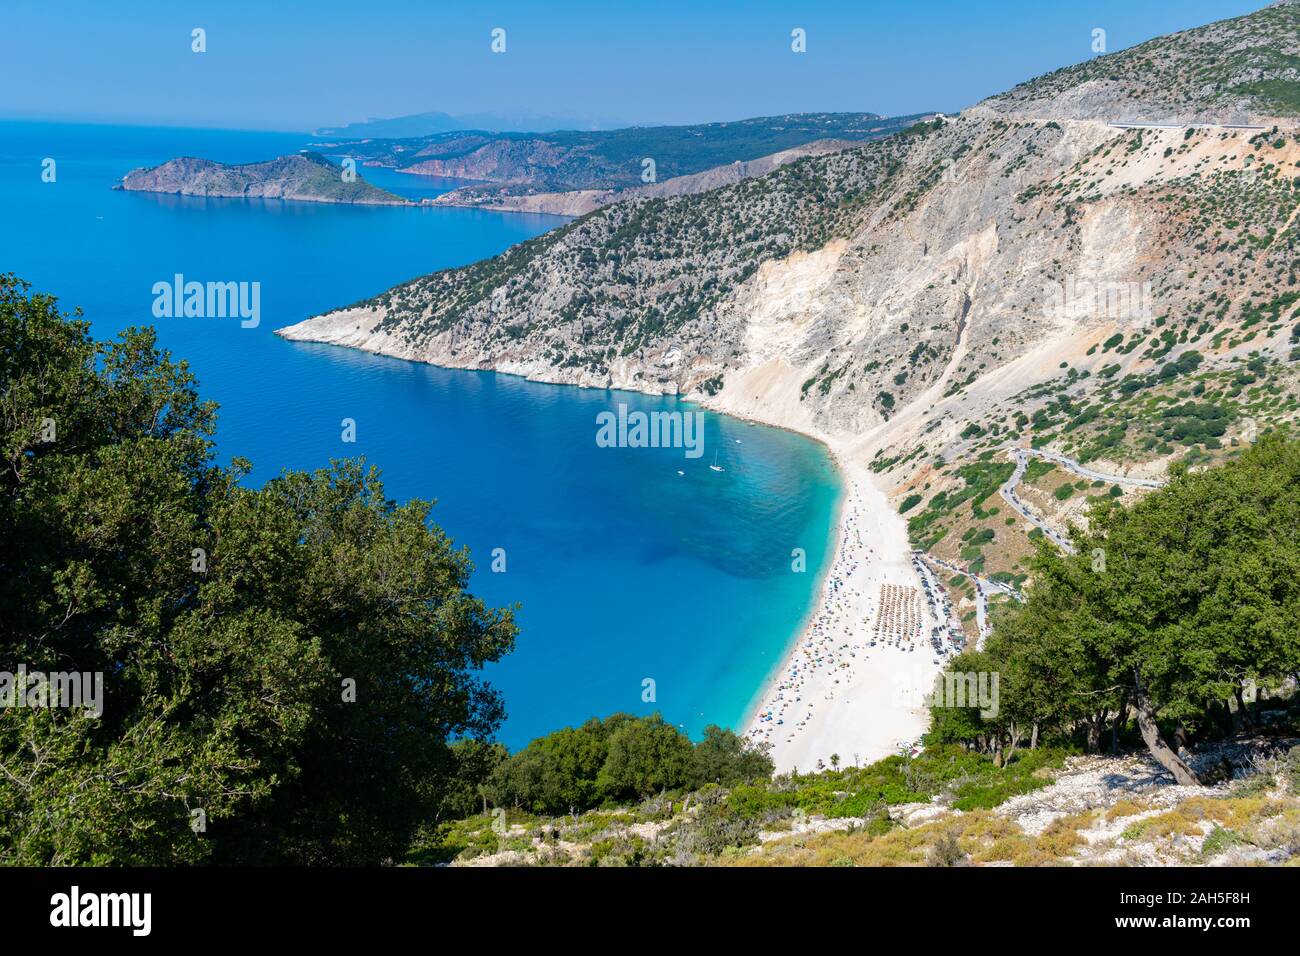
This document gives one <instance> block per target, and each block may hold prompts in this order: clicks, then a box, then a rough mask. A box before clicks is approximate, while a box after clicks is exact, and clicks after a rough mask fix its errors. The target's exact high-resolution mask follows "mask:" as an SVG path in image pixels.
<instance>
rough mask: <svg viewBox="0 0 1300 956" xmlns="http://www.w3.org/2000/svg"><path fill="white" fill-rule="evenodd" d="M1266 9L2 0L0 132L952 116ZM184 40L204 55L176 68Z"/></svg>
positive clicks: (938, 1) (1243, 5) (1221, 4)
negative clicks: (496, 32)
mask: <svg viewBox="0 0 1300 956" xmlns="http://www.w3.org/2000/svg"><path fill="white" fill-rule="evenodd" d="M1264 5H1265V0H1247V2H1241V0H1164V2H1144V0H1114V2H1112V0H1090V2H1082V3H1081V2H1073V0H1070V2H1059V0H1035V2H1031V0H975V2H972V0H964V2H960V0H930V2H926V0H888V2H886V0H864V2H857V3H851V2H846V3H821V2H784V3H778V2H762V0H745V2H732V0H725V2H709V0H692V2H680V0H656V2H654V3H649V4H642V3H620V2H618V0H606V2H603V3H587V2H563V0H554V2H538V0H532V2H528V3H491V2H464V3H441V2H433V0H424V2H416V0H391V2H386V0H348V2H341V0H311V2H297V0H271V2H252V0H222V2H219V3H197V2H187V0H166V2H161V0H160V2H155V0H114V2H107V0H66V2H64V0H6V2H5V4H4V8H3V17H2V19H0V91H2V92H0V116H6V117H22V118H28V119H59V120H94V121H105V122H129V123H157V124H162V125H185V126H220V127H229V128H242V129H280V130H290V131H298V130H310V129H313V128H315V127H318V126H327V125H331V126H332V125H339V124H342V123H346V122H350V121H355V120H360V119H365V118H367V117H374V116H384V117H388V116H400V115H404V114H409V113H419V112H425V111H431V110H437V111H443V112H448V113H453V114H460V113H474V112H498V113H500V112H507V113H515V114H518V113H538V114H545V115H560V116H564V117H573V118H591V119H601V120H605V121H616V122H620V123H693V122H705V121H710V120H723V119H739V118H742V117H747V116H763V115H770V114H776V113H786V112H799V111H812V110H836V111H838V110H869V111H872V112H878V113H885V114H888V115H899V114H904V113H916V112H922V111H926V110H934V109H938V110H957V109H960V108H961V107H963V106H966V105H969V104H970V103H973V102H975V101H977V100H979V99H981V98H982V97H984V96H987V95H989V94H990V93H995V92H998V91H1001V90H1004V89H1006V88H1008V87H1010V86H1013V85H1014V84H1015V83H1017V82H1019V81H1021V80H1024V79H1028V78H1029V77H1032V76H1035V75H1037V74H1040V73H1044V72H1047V71H1050V70H1052V69H1055V68H1057V67H1059V66H1064V65H1067V64H1070V63H1076V62H1078V61H1080V60H1083V59H1087V58H1088V57H1090V56H1091V55H1092V51H1091V49H1090V45H1091V42H1092V36H1091V35H1092V31H1093V29H1094V28H1096V27H1100V28H1103V29H1105V30H1106V34H1107V42H1108V47H1109V49H1110V50H1112V51H1113V50H1117V49H1121V48H1123V47H1126V46H1131V45H1133V44H1135V43H1140V42H1141V41H1143V40H1146V39H1149V38H1151V37H1153V36H1157V35H1160V34H1162V33H1168V32H1172V31H1175V30H1179V29H1185V28H1187V27H1190V26H1196V25H1199V24H1201V23H1207V22H1209V21H1211V20H1217V19H1222V18H1224V17H1230V16H1238V15H1240V14H1242V13H1247V12H1250V11H1252V10H1255V9H1258V8H1260V7H1262V6H1264ZM194 27H202V28H204V29H205V30H206V31H207V42H208V50H207V52H206V53H203V54H195V53H192V52H191V50H190V31H191V30H192V29H193V28H194ZM494 27H501V28H503V29H505V30H506V52H505V53H504V54H493V53H492V52H491V50H490V48H489V44H490V32H491V30H492V29H493V28H494ZM795 27H801V28H803V29H804V30H806V31H807V52H806V53H804V54H794V53H792V52H791V50H790V31H791V30H792V29H793V28H795Z"/></svg>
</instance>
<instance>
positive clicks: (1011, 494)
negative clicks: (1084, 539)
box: [998, 447, 1165, 554]
mask: <svg viewBox="0 0 1300 956" xmlns="http://www.w3.org/2000/svg"><path fill="white" fill-rule="evenodd" d="M1007 451H1008V452H1010V454H1011V456H1012V458H1014V459H1015V462H1016V470H1015V471H1014V472H1013V473H1012V475H1011V477H1010V478H1008V479H1007V480H1006V482H1004V483H1003V485H1002V487H1001V488H999V489H998V494H1000V495H1002V497H1003V498H1004V499H1005V500H1006V502H1007V504H1009V505H1011V507H1012V508H1014V509H1015V511H1016V513H1017V514H1018V515H1020V516H1021V517H1022V518H1024V519H1025V520H1026V521H1028V522H1030V523H1031V524H1033V525H1034V526H1035V527H1036V528H1038V529H1039V530H1040V531H1042V532H1043V534H1045V535H1047V537H1048V539H1049V540H1051V542H1052V543H1053V544H1055V545H1056V546H1057V547H1058V548H1060V549H1061V550H1062V551H1064V552H1066V553H1067V554H1074V546H1073V545H1071V544H1070V542H1069V541H1067V540H1066V539H1065V537H1064V536H1062V535H1061V534H1060V532H1058V531H1057V530H1056V529H1055V528H1053V527H1052V526H1051V525H1049V524H1048V523H1047V522H1046V521H1044V520H1043V519H1042V518H1040V517H1039V516H1038V515H1037V514H1035V513H1034V512H1032V511H1030V510H1029V508H1028V507H1026V505H1025V503H1024V502H1023V501H1021V500H1020V499H1019V498H1018V497H1017V496H1016V487H1017V486H1018V485H1019V484H1020V479H1021V478H1023V477H1024V475H1025V469H1026V468H1027V467H1029V459H1030V458H1031V457H1033V458H1041V459H1043V460H1044V461H1050V462H1054V463H1055V464H1058V465H1060V466H1061V467H1063V468H1065V469H1066V470H1067V471H1071V472H1074V474H1076V475H1078V476H1079V477H1081V478H1087V479H1088V480H1090V481H1105V482H1108V483H1109V484H1113V485H1132V486H1134V487H1137V488H1152V489H1154V488H1163V487H1164V486H1165V483H1164V482H1163V481H1157V480H1156V479H1154V478H1130V477H1129V476H1128V475H1107V474H1103V473H1102V472H1100V471H1093V470H1092V469H1091V468H1087V467H1085V466H1084V465H1081V464H1079V463H1078V462H1077V461H1075V460H1074V459H1073V458H1067V457H1066V456H1065V455H1062V454H1060V453H1059V452H1054V451H1044V450H1043V449H1041V448H1020V447H1014V448H1009V449H1007Z"/></svg>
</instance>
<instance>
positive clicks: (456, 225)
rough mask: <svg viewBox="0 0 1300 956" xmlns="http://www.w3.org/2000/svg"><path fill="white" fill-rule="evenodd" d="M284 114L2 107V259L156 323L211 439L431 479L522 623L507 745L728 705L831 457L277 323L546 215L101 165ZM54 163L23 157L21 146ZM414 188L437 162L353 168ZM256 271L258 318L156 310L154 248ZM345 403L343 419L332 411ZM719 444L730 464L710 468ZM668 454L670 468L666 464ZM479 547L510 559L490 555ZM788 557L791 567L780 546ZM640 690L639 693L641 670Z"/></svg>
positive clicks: (776, 612) (820, 500) (51, 288)
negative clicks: (354, 461) (270, 189)
mask: <svg viewBox="0 0 1300 956" xmlns="http://www.w3.org/2000/svg"><path fill="white" fill-rule="evenodd" d="M305 144H306V139H305V138H304V137H303V136H302V135H300V134H281V133H253V132H227V131H213V130H188V129H151V128H140V127H114V126H89V125H67V124H40V123H0V227H2V228H0V271H12V272H15V273H17V274H18V275H20V276H21V277H23V278H25V279H27V280H29V281H30V282H31V283H32V284H33V286H34V287H35V288H36V289H37V290H40V291H44V292H50V293H53V294H55V295H57V296H58V297H59V298H60V300H61V302H62V305H63V307H64V308H65V309H67V310H71V309H73V308H74V307H80V308H81V309H83V310H84V312H85V315H86V317H87V318H89V319H90V320H91V321H92V323H93V328H94V332H95V334H96V335H97V336H99V337H101V338H102V337H108V336H111V335H114V334H116V333H117V332H118V331H119V330H121V329H123V328H125V327H127V326H129V325H144V324H153V325H155V326H156V327H157V329H158V333H159V338H160V340H161V343H162V345H163V346H164V347H166V348H168V349H170V350H171V351H172V353H173V355H174V356H176V357H178V358H184V359H186V360H188V361H189V363H190V365H191V367H192V369H193V371H194V372H195V374H196V375H197V376H198V379H199V382H200V387H201V390H202V393H203V395H204V397H205V398H210V399H215V400H216V401H217V402H219V403H220V406H221V409H220V417H219V431H218V446H217V452H218V458H219V460H221V461H222V462H223V463H224V462H227V461H228V460H229V459H230V458H231V457H232V456H235V455H242V456H244V457H246V458H249V459H250V460H251V461H252V462H253V465H254V471H253V473H252V475H251V476H250V478H249V480H250V481H251V482H254V483H261V482H263V481H265V480H266V479H268V478H270V477H272V476H274V475H276V474H278V473H279V472H280V471H281V470H282V469H286V468H291V469H313V468H319V467H323V466H325V465H327V464H328V461H329V459H330V458H332V457H345V456H351V455H364V456H365V457H366V458H367V459H368V460H369V461H371V462H373V463H375V464H376V465H378V466H379V467H380V469H381V470H382V472H383V476H384V481H385V486H386V489H387V492H388V495H389V496H390V497H392V498H396V499H399V500H406V499H409V498H413V497H422V498H433V499H437V502H438V504H437V507H436V508H435V509H434V519H435V520H436V521H437V522H438V523H439V524H440V525H441V526H442V527H443V529H444V530H445V531H446V532H447V533H448V534H449V535H451V536H452V537H453V538H454V539H455V541H456V542H457V543H458V544H463V545H466V546H468V547H469V548H470V551H471V554H472V556H473V558H474V560H475V563H476V565H477V568H478V570H477V571H476V573H475V576H474V579H473V583H472V589H473V590H474V591H475V593H477V594H479V595H480V596H482V597H483V598H484V599H485V600H487V601H488V602H490V603H492V604H498V605H500V604H511V603H515V602H518V603H519V604H520V605H521V609H520V611H519V622H520V625H521V632H520V636H519V641H518V646H517V649H516V650H515V652H514V653H513V654H511V655H510V656H509V657H508V658H507V659H506V660H504V661H503V662H502V663H500V664H497V665H493V666H492V667H490V668H489V669H488V675H489V677H490V679H491V681H492V682H493V684H494V685H495V686H496V687H497V688H499V689H500V690H501V691H502V693H503V694H504V696H505V701H506V705H507V709H508V711H509V718H508V720H507V722H506V724H505V725H504V726H503V728H502V730H501V733H500V739H501V740H503V741H504V742H505V743H507V744H508V745H510V746H511V747H512V748H514V747H519V746H522V745H523V744H524V743H526V742H527V741H528V740H529V739H531V738H532V737H535V736H537V735H539V734H541V733H545V732H546V731H549V730H553V729H555V728H558V727H561V726H564V725H567V724H573V723H576V722H580V721H582V720H584V719H586V718H588V717H591V716H595V715H604V714H609V713H612V712H615V711H620V710H622V711H629V712H633V713H642V714H644V713H650V712H651V711H654V710H659V711H661V712H662V713H663V714H664V716H665V718H667V719H668V720H671V721H672V722H674V723H676V724H679V725H681V726H682V727H683V729H685V730H686V731H688V732H690V733H691V734H692V735H698V733H699V732H700V730H701V729H702V728H703V727H704V726H705V725H706V724H707V723H718V724H722V725H724V726H732V727H735V726H737V725H738V723H739V721H740V720H741V719H742V717H743V715H744V713H745V711H746V709H747V707H748V706H749V704H750V703H751V700H752V698H753V697H754V696H755V694H756V693H757V691H758V690H759V689H760V687H761V685H762V684H763V682H764V680H765V678H766V677H767V676H768V673H769V671H770V670H771V669H772V668H773V666H774V665H775V664H776V663H777V662H778V661H779V660H780V658H781V656H782V654H783V652H784V650H785V648H786V646H787V644H788V643H789V641H790V640H791V639H792V638H793V635H794V633H795V631H796V630H797V628H798V626H799V624H800V622H801V621H802V619H803V618H804V616H805V615H806V614H807V612H808V610H809V608H810V606H811V604H812V600H813V597H814V593H815V591H816V588H817V583H818V580H819V578H820V572H821V569H822V566H823V563H824V562H825V561H826V560H827V559H828V557H829V545H830V536H831V525H832V521H833V517H834V509H835V506H836V500H837V497H838V494H839V482H838V477H837V475H836V474H835V471H834V467H833V465H832V464H831V461H830V459H829V457H828V455H827V454H826V452H825V450H824V449H823V448H822V447H821V446H820V445H818V444H816V443H814V442H812V441H809V440H807V439H805V438H803V437H801V436H798V435H795V434H793V433H790V432H785V431H781V430H778V429H771V428H764V427H761V426H755V425H750V424H747V423H745V422H741V421H737V420H735V419H731V418H727V417H723V416H718V415H713V414H711V413H710V414H707V415H706V432H705V442H706V444H705V451H706V453H705V455H704V456H703V457H702V458H699V459H694V460H690V459H686V458H685V457H684V456H683V453H682V451H681V450H680V449H632V448H625V449H608V448H599V447H597V445H596V441H595V435H596V415H597V414H598V413H599V412H601V411H605V410H613V409H615V408H616V406H617V405H618V403H620V402H625V403H627V405H628V406H629V407H630V408H632V409H640V410H645V411H651V410H693V406H689V405H687V404H686V403H681V402H678V401H677V400H676V399H660V398H652V397H647V396H642V395H637V394H633V393H622V392H605V391H596V390H582V389H577V388H570V387H563V386H552V385H539V384H533V383H530V382H527V381H524V380H522V379H519V378H515V377H511V376H506V375H498V374H494V373H484V372H467V371H451V370H444V369H438V368H433V367H431V366H426V365H419V364H414V363H409V362H403V361H399V360H396V359H388V358H383V357H379V356H372V355H366V354H363V353H360V352H355V351H352V350H348V349H343V348H335V347H331V346H321V345H310V344H301V343H290V342H285V341H283V340H281V339H279V338H277V337H275V336H274V335H273V334H272V332H273V331H274V330H275V329H276V328H279V327H281V326H285V325H289V324H292V323H294V322H298V321H300V320H302V319H304V318H307V317H308V316H311V315H314V314H317V313H319V312H322V311H325V310H328V309H330V308H333V307H337V306H341V305H347V304H350V303H352V302H355V301H357V300H358V299H361V298H363V297H366V296H370V295H373V294H375V293H378V292H381V291H383V290H384V289H385V288H387V287H389V286H392V285H394V284H396V283H398V282H402V281H404V280H406V279H410V278H413V277H415V276H418V275H421V274H424V273H428V272H432V271H434V270H436V269H441V268H446V267H448V266H455V265H460V264H463V263H467V262H471V261H473V260H476V259H480V258H483V257H486V256H491V255H493V254H495V253H498V252H500V251H502V250H503V249H505V248H507V247H508V246H510V245H512V244H514V243H517V242H520V241H522V240H525V239H527V238H530V237H532V236H535V235H538V234H539V233H542V232H544V231H546V230H548V229H551V228H553V227H554V226H556V225H557V224H560V223H561V220H558V219H555V218H554V217H545V216H530V215H517V214H501V213H489V212H479V211H476V210H465V209H418V208H413V209H401V208H363V207H349V206H330V205H322V204H316V203H294V202H282V201H279V200H238V199H202V198H192V197H178V196H162V195H151V194H145V193H127V192H120V191H114V190H112V189H111V188H110V187H111V186H112V185H113V184H114V183H115V182H117V181H118V180H119V179H120V178H121V177H122V176H123V175H124V174H125V173H126V172H127V171H129V170H130V169H132V168H134V167H136V166H145V165H154V164H157V163H160V162H163V161H164V160H167V159H170V158H172V157H175V156H180V155H193V156H202V157H206V158H210V159H215V160H220V161H222V162H251V161H256V160H262V159H270V158H272V157H274V156H278V155H283V154H285V153H289V152H293V151H295V150H297V149H299V148H300V147H302V146H304V145H305ZM46 158H52V159H54V160H55V163H56V166H55V171H56V180H55V181H54V182H52V183H46V182H42V178H41V172H42V161H43V160H44V159H46ZM361 172H362V174H363V175H364V176H366V178H368V179H370V180H371V181H372V182H375V183H376V184H377V185H381V186H383V187H385V188H388V189H392V190H394V191H398V192H402V193H404V194H406V195H408V196H412V197H419V196H427V195H433V194H436V193H437V192H438V191H440V190H444V189H447V188H450V184H447V183H445V182H444V183H439V182H438V181H437V180H429V179H423V180H421V179H416V178H413V177H408V176H404V175H402V174H398V173H391V172H390V173H384V172H382V171H379V172H376V171H373V170H368V169H364V168H363V169H362V170H361ZM176 273H182V274H184V276H185V277H186V279H193V280H198V281H203V282H206V281H246V282H253V281H256V282H260V283H261V324H260V325H259V326H258V327H257V328H249V329H246V328H241V327H240V323H239V321H238V320H237V319H192V318H191V319H184V318H179V319H154V318H153V315H152V312H151V308H152V305H153V295H152V293H151V288H152V286H153V284H154V283H155V282H158V281H170V280H171V279H172V277H173V275H174V274H176ZM344 418H352V419H354V420H355V421H356V423H357V440H356V442H355V443H354V444H347V443H344V442H343V441H342V440H341V428H340V422H341V420H342V419H344ZM715 454H716V455H717V463H718V464H719V465H720V466H721V467H723V468H724V469H725V470H724V471H722V472H716V471H712V470H710V468H709V465H710V464H711V463H712V462H713V461H714V456H715ZM679 470H680V471H682V472H684V474H678V471H679ZM494 548H503V549H505V555H506V571H505V572H504V573H493V572H491V570H490V565H491V553H492V550H493V549H494ZM794 548H803V549H805V551H806V552H807V556H808V565H807V571H806V572H805V573H802V574H798V573H792V571H791V551H792V549H794ZM646 678H650V679H652V680H654V681H655V691H656V700H655V701H654V702H653V703H649V702H645V701H643V700H642V688H643V680H644V679H646Z"/></svg>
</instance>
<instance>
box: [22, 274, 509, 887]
mask: <svg viewBox="0 0 1300 956" xmlns="http://www.w3.org/2000/svg"><path fill="white" fill-rule="evenodd" d="M215 427H216V409H215V407H214V405H213V404H212V403H209V402H204V401H202V400H201V399H200V397H199V395H198V391H197V387H196V383H195V380H194V377H193V376H192V375H191V374H190V372H189V370H188V368H187V366H186V364H185V363H184V362H174V361H172V360H171V358H170V357H169V356H168V355H167V354H166V353H164V352H162V351H160V350H159V348H158V347H157V344H156V341H155V336H154V334H153V332H152V330H148V329H131V330H128V331H126V332H124V333H123V334H122V335H121V336H120V337H119V338H118V339H116V340H114V341H111V342H96V341H94V340H93V339H92V338H91V336H90V332H89V326H88V323H86V322H84V321H82V320H80V319H79V318H76V317H69V316H66V315H63V314H61V313H60V311H59V309H58V308H57V304H56V302H55V300H54V299H53V298H51V297H49V296H45V295H39V294H35V293H32V292H31V291H30V289H29V287H28V286H27V285H26V284H25V283H23V282H21V281H19V280H17V279H16V278H14V277H12V276H4V277H0V445H2V450H3V455H4V473H3V478H0V620H3V621H4V627H3V629H2V630H0V670H8V671H10V672H14V671H15V670H16V669H17V668H18V667H19V665H22V666H24V667H26V668H27V669H28V670H31V671H43V672H49V673H56V672H79V673H86V674H93V673H99V674H102V675H103V682H104V690H103V709H102V714H100V715H99V716H98V717H96V716H94V715H92V714H90V713H88V712H87V711H86V710H85V709H82V708H44V707H11V708H5V709H4V711H3V712H0V854H2V855H3V859H4V861H5V862H10V863H26V864H73V863H81V864H85V863H97V864H156V863H173V862H233V861H240V862H266V863H286V862H287V863H321V862H328V863H366V862H377V861H381V860H384V859H392V858H396V857H397V856H399V855H400V854H401V852H402V851H403V850H404V848H405V847H406V846H407V844H408V842H409V840H410V836H411V833H412V832H413V830H414V829H415V827H416V826H417V825H418V824H419V823H420V822H421V821H424V820H428V819H433V818H436V816H437V815H438V814H439V812H441V810H442V808H443V805H444V801H446V800H448V799H454V800H455V801H456V802H457V803H458V804H463V803H464V802H465V800H466V795H465V793H464V792H463V787H459V785H458V784H457V783H456V780H455V774H456V772H457V768H458V767H459V766H461V765H464V764H466V763H467V762H469V763H473V762H474V761H473V759H471V758H474V757H476V756H477V757H478V758H480V759H479V761H478V762H480V763H481V762H482V759H481V758H482V755H481V754H478V755H476V754H474V753H471V752H469V751H467V750H465V749H464V748H462V749H461V750H460V751H459V752H458V751H457V750H454V749H453V747H452V744H453V743H454V742H455V741H456V740H457V739H458V738H465V737H477V738H484V739H486V738H487V737H489V736H490V735H491V733H492V732H493V731H494V729H495V728H496V727H497V726H498V725H499V723H500V721H501V719H502V716H503V707H502V702H501V699H500V697H499V696H498V694H497V693H496V692H495V691H494V690H493V689H492V688H491V687H490V686H488V685H487V684H486V683H485V682H484V681H483V679H482V677H481V675H480V673H479V671H480V669H481V668H482V666H483V665H484V664H486V663H488V662H490V661H495V660H497V659H498V658H500V657H501V656H502V655H503V654H505V653H507V652H508V651H509V650H510V649H511V648H512V646H513V643H514V639H515V633H516V628H515V623H514V620H513V617H512V613H511V611H510V610H509V609H490V608H488V607H486V606H485V605H484V604H483V603H482V602H481V601H479V600H478V599H477V598H475V597H474V596H473V595H471V594H470V593H468V591H467V590H466V586H467V582H468V580H469V576H470V573H471V570H472V566H471V564H470V561H469V558H468V555H467V553H466V551H465V550H464V549H457V548H455V547H454V545H453V543H452V542H451V541H450V540H449V539H448V538H447V536H446V535H445V534H443V533H442V531H441V530H439V529H438V528H437V527H436V526H435V525H433V524H432V523H431V522H430V520H429V519H430V514H431V509H432V503H431V502H426V501H418V500H416V501H411V502H408V503H406V504H403V505H400V506H399V505H397V504H395V503H394V502H392V501H390V500H388V499H387V498H385V496H384V490H383V486H382V484H381V482H380V478H379V475H378V473H377V471H376V470H375V469H374V468H372V467H367V466H366V465H365V464H364V463H363V462H359V461H335V462H333V463H331V465H330V467H329V468H325V469H322V470H320V471H316V472H314V473H312V474H306V473H301V472H286V473H284V474H283V475H282V476H281V477H279V478H276V479H274V480H272V481H270V482H268V483H267V484H266V485H265V486H264V487H262V488H250V487H246V486H245V485H244V484H243V483H242V482H241V479H243V478H244V477H245V476H246V474H247V470H248V464H247V463H246V462H243V461H240V460H236V461H235V462H234V463H233V464H232V465H231V466H229V467H222V466H219V465H217V464H216V463H215V462H214V460H213V451H212V436H213V434H214V429H215ZM458 787H459V788H458Z"/></svg>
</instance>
